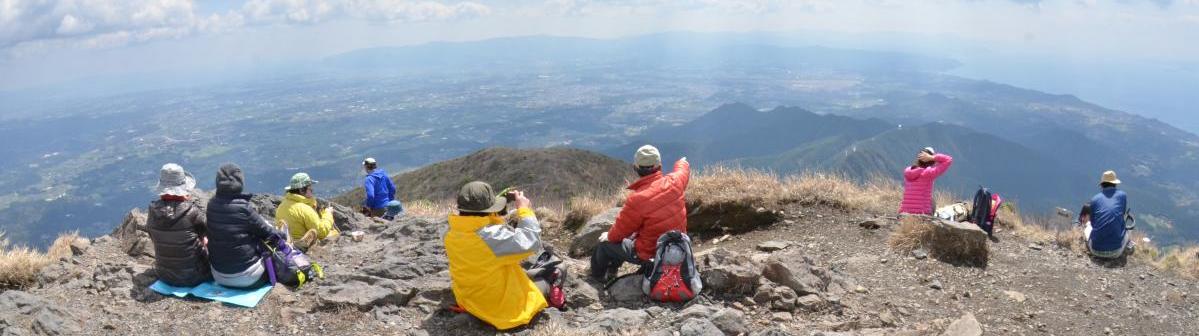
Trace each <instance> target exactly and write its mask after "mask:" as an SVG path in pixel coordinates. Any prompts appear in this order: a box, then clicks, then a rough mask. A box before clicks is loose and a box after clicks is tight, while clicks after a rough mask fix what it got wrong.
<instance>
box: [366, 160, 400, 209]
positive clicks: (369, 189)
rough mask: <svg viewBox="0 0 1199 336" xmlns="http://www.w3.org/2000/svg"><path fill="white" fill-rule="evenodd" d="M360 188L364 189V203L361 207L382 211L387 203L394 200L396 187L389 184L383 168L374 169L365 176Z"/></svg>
mask: <svg viewBox="0 0 1199 336" xmlns="http://www.w3.org/2000/svg"><path fill="white" fill-rule="evenodd" d="M362 187H363V189H366V201H365V202H363V204H362V205H363V206H366V207H367V208H371V209H383V208H386V207H387V202H391V200H394V199H395V195H396V186H395V184H392V183H391V178H389V177H387V172H386V171H384V170H383V168H375V170H374V171H371V173H370V174H369V175H366V181H365V182H364V183H363V186H362Z"/></svg>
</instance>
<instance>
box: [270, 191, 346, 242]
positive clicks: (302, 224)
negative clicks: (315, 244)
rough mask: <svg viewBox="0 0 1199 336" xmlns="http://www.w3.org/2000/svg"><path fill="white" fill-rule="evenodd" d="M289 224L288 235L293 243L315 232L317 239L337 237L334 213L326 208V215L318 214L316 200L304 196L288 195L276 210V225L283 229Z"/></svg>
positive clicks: (284, 196) (285, 195)
mask: <svg viewBox="0 0 1199 336" xmlns="http://www.w3.org/2000/svg"><path fill="white" fill-rule="evenodd" d="M283 223H287V231H288V232H287V233H288V235H290V236H291V240H292V241H299V240H300V239H301V238H303V237H304V235H305V234H307V233H308V231H315V232H316V238H317V239H326V238H332V237H336V236H337V235H338V232H337V229H336V228H334V227H333V212H332V210H330V209H328V208H326V209H325V211H324V213H322V214H317V213H316V200H315V199H312V198H308V197H304V196H303V195H297V194H293V193H286V194H284V195H283V203H280V204H279V208H278V209H275V225H276V226H279V227H280V229H282V225H283Z"/></svg>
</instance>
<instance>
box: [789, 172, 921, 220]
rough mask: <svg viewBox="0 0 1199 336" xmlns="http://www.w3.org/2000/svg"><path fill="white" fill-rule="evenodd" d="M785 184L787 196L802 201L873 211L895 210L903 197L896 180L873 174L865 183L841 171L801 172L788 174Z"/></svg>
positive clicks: (809, 203)
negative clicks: (842, 174) (840, 173)
mask: <svg viewBox="0 0 1199 336" xmlns="http://www.w3.org/2000/svg"><path fill="white" fill-rule="evenodd" d="M785 186H786V189H787V193H788V194H790V198H791V199H793V200H794V201H797V202H799V203H800V204H804V205H829V206H833V207H837V208H842V209H846V210H860V211H866V212H871V213H875V214H881V213H894V212H895V211H897V210H898V209H899V202H900V201H901V200H902V199H903V190H902V188H901V187H900V186H899V184H898V183H897V182H895V181H894V180H891V179H888V178H886V177H884V176H881V175H876V176H874V177H872V178H870V179H868V180H867V181H865V183H859V182H855V181H853V180H852V179H850V178H847V177H845V176H841V175H833V174H823V173H803V174H800V175H794V176H789V177H787V178H786V179H785Z"/></svg>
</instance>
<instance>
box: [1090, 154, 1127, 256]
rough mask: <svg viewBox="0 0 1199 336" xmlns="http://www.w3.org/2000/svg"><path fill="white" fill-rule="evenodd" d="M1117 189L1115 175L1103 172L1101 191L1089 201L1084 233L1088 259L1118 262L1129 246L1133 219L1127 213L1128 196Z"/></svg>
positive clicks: (1117, 180)
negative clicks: (1094, 257) (1097, 258)
mask: <svg viewBox="0 0 1199 336" xmlns="http://www.w3.org/2000/svg"><path fill="white" fill-rule="evenodd" d="M1119 185H1120V179H1119V178H1117V177H1116V172H1114V171H1110V170H1109V171H1106V172H1104V173H1103V179H1102V180H1101V182H1100V183H1099V186H1100V187H1101V188H1103V190H1102V191H1100V192H1099V193H1098V194H1096V195H1095V197H1092V198H1091V203H1090V215H1089V216H1087V218H1086V219H1087V220H1089V223H1086V227H1085V228H1084V229H1083V238H1085V239H1086V241H1087V247H1088V249H1090V251H1091V255H1093V256H1096V257H1099V258H1119V257H1121V256H1123V255H1124V252H1125V249H1126V248H1127V247H1128V246H1129V240H1128V236H1129V233H1128V231H1129V230H1132V216H1131V215H1129V210H1128V195H1127V194H1125V193H1124V191H1123V190H1120V189H1117V187H1118V186H1119ZM1081 221H1082V218H1080V222H1081Z"/></svg>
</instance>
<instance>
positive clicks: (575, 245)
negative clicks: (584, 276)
mask: <svg viewBox="0 0 1199 336" xmlns="http://www.w3.org/2000/svg"><path fill="white" fill-rule="evenodd" d="M620 209H621V208H612V209H608V210H605V211H604V212H601V213H600V214H598V215H595V216H594V217H591V220H588V221H587V224H583V227H582V228H580V229H579V233H577V234H575V236H574V239H572V240H571V242H570V256H572V257H575V258H579V257H584V256H589V255H591V253H592V252H594V251H595V246H596V245H599V237H600V235H602V234H603V233H604V232H608V229H611V228H612V225H613V224H616V215H618V214H620Z"/></svg>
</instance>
